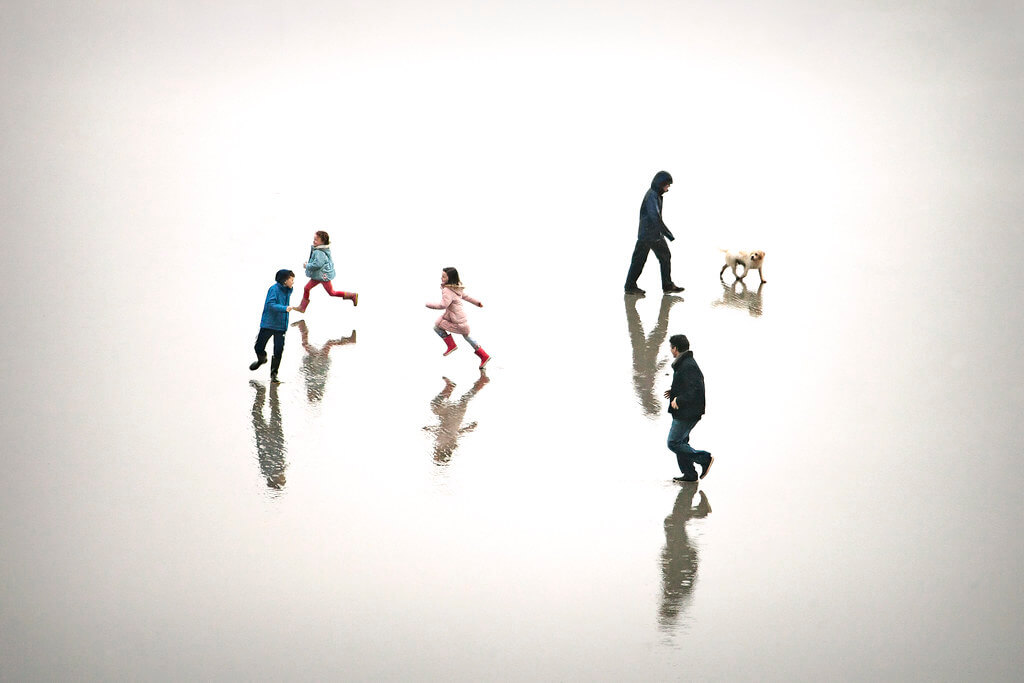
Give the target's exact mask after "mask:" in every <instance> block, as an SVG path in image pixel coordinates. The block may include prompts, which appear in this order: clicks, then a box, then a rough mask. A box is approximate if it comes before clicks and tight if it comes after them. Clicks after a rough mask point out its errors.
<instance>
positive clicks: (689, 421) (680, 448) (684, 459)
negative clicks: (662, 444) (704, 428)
mask: <svg viewBox="0 0 1024 683" xmlns="http://www.w3.org/2000/svg"><path fill="white" fill-rule="evenodd" d="M699 421H700V418H699V417H697V418H684V419H676V418H673V419H672V428H671V429H669V430H668V449H669V450H670V451H672V452H673V453H675V454H676V462H678V463H679V471H680V472H681V473H682V474H683V475H684V476H685V475H688V474H692V475H696V474H697V469H696V468H695V467H694V466H693V465H694V463H697V464H699V465H700V466H701V467H704V468H706V467H707V466H708V465H709V464H710V463H711V454H710V453H708V452H707V451H698V450H697V449H695V448H694V447H693V446H691V445H690V431H692V430H693V428H694V427H695V426H697V423H698V422H699Z"/></svg>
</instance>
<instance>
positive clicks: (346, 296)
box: [324, 282, 359, 306]
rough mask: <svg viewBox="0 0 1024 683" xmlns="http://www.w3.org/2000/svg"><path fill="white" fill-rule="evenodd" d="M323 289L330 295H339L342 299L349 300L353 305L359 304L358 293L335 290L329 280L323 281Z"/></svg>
mask: <svg viewBox="0 0 1024 683" xmlns="http://www.w3.org/2000/svg"><path fill="white" fill-rule="evenodd" d="M324 289H326V290H327V293H328V294H330V295H331V296H340V297H341V298H342V299H346V300H348V301H351V302H352V305H353V306H358V305H359V295H358V294H356V293H355V292H342V291H340V290H339V291H337V292H336V291H334V287H333V286H331V283H330V282H325V283H324Z"/></svg>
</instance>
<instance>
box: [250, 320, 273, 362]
mask: <svg viewBox="0 0 1024 683" xmlns="http://www.w3.org/2000/svg"><path fill="white" fill-rule="evenodd" d="M273 334H274V331H273V330H268V329H267V328H265V327H261V328H260V332H259V334H257V335H256V344H255V345H253V350H254V351H256V362H255V363H253V364H252V365H250V366H249V369H250V370H255V369H256V368H258V367H259V366H261V365H263V364H264V363H266V362H267V342H268V341H270V337H271V336H273Z"/></svg>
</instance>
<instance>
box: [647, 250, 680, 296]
mask: <svg viewBox="0 0 1024 683" xmlns="http://www.w3.org/2000/svg"><path fill="white" fill-rule="evenodd" d="M651 250H652V251H653V252H654V255H655V256H656V257H657V259H658V264H659V265H660V266H661V289H662V290H663V291H664V290H668V289H672V288H674V287H675V285H674V284H672V252H671V251H669V248H668V242H666V241H665V240H664V239H660V240H658V241H657V242H654V243H653V244H652V245H651Z"/></svg>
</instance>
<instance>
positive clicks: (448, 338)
mask: <svg viewBox="0 0 1024 683" xmlns="http://www.w3.org/2000/svg"><path fill="white" fill-rule="evenodd" d="M434 332H436V333H437V336H438V337H440V338H441V339H443V340H444V344H445V346H447V347H448V348H447V349H446V350H445V352H444V355H445V356H447V355H448V354H449V353H451V352H452V351H454V350H455V348H456V347H455V338H454V337H453V336H452V335H450V334H448V332H446V331H445V330H443V329H441V327H440V326H435V327H434Z"/></svg>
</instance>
